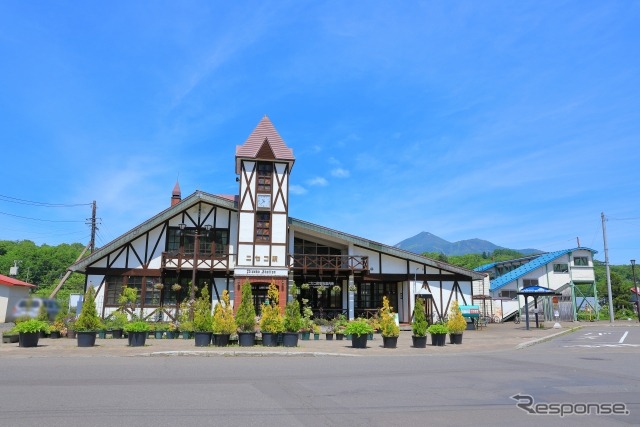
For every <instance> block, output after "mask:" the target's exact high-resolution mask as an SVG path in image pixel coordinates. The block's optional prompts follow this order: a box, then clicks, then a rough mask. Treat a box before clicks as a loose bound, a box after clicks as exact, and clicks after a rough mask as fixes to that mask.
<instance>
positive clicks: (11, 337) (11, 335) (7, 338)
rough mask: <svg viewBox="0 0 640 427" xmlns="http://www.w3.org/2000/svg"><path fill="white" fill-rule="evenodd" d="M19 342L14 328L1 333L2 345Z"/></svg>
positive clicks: (18, 335)
mask: <svg viewBox="0 0 640 427" xmlns="http://www.w3.org/2000/svg"><path fill="white" fill-rule="evenodd" d="M19 341H20V334H18V331H16V327H15V326H14V327H13V328H11V329H9V330H8V331H5V332H3V333H2V342H3V343H4V344H13V343H16V342H19Z"/></svg>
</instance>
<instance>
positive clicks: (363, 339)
mask: <svg viewBox="0 0 640 427" xmlns="http://www.w3.org/2000/svg"><path fill="white" fill-rule="evenodd" d="M367 341H368V339H367V335H351V347H353V348H367Z"/></svg>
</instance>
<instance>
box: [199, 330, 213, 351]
mask: <svg viewBox="0 0 640 427" xmlns="http://www.w3.org/2000/svg"><path fill="white" fill-rule="evenodd" d="M212 335H213V333H211V332H196V333H195V343H196V347H208V346H209V345H210V344H211V338H212Z"/></svg>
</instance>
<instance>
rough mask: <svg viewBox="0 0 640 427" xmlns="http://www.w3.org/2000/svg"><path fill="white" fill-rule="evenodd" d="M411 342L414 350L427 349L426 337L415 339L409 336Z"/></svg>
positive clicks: (415, 337) (413, 336)
mask: <svg viewBox="0 0 640 427" xmlns="http://www.w3.org/2000/svg"><path fill="white" fill-rule="evenodd" d="M411 340H412V341H413V346H414V347H415V348H426V347H427V336H426V335H425V336H423V337H417V336H415V335H412V336H411Z"/></svg>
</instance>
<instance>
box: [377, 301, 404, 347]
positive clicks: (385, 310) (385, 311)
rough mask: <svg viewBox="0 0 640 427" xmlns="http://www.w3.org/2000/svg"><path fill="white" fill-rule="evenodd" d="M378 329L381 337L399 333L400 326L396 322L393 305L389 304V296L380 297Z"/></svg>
mask: <svg viewBox="0 0 640 427" xmlns="http://www.w3.org/2000/svg"><path fill="white" fill-rule="evenodd" d="M380 329H381V330H382V336H383V337H397V336H399V335H400V327H399V326H398V325H397V324H396V319H395V316H394V313H393V307H391V306H390V305H389V298H387V297H386V296H385V297H383V298H382V308H381V309H380Z"/></svg>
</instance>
